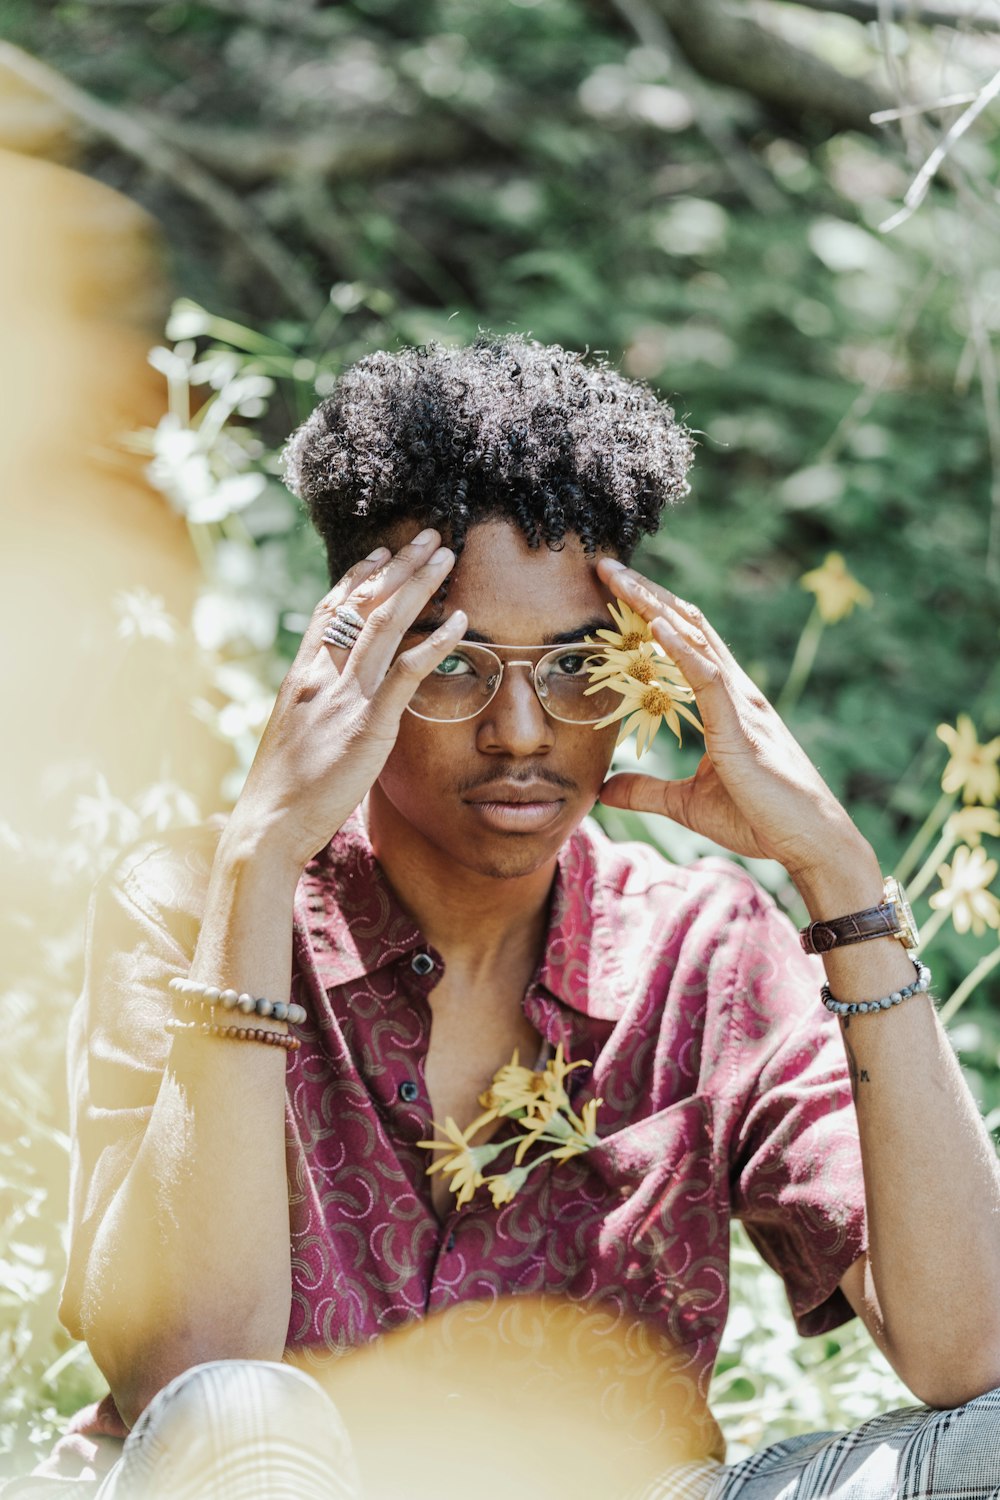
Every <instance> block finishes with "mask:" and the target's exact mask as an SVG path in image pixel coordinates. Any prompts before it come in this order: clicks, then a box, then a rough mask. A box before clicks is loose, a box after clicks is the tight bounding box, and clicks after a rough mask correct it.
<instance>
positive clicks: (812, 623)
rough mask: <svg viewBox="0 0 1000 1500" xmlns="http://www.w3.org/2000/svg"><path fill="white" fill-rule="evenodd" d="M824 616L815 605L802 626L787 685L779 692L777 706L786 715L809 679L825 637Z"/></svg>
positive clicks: (779, 711) (786, 681)
mask: <svg viewBox="0 0 1000 1500" xmlns="http://www.w3.org/2000/svg"><path fill="white" fill-rule="evenodd" d="M823 629H824V623H823V617H822V615H821V614H820V612H819V606H818V605H813V611H812V614H811V615H810V616H809V618H808V620H807V621H806V623H805V624H804V625H803V627H802V634H801V635H800V636H799V643H798V645H797V646H796V648H795V655H794V656H793V657H792V665H791V666H790V667H789V669H788V677H787V678H786V680H785V685H784V687H783V688H782V689H781V692H780V693H779V694H778V699H777V702H776V703H775V708H776V709H777V710H778V713H779V714H781V715H782V716H784V715H785V714H787V712H788V710H789V709H790V708H792V707H794V705H795V704H796V703H797V702H798V701H799V698H800V697H801V695H802V689H803V688H804V687H805V685H806V683H807V682H808V681H809V673H810V672H811V671H812V669H813V662H814V661H815V660H816V652H817V650H818V648H819V643H820V641H821V639H822V637H823Z"/></svg>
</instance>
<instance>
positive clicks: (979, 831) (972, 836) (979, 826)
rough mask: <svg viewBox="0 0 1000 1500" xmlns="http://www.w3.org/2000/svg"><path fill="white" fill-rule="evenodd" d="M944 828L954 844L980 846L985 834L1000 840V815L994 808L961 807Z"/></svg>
mask: <svg viewBox="0 0 1000 1500" xmlns="http://www.w3.org/2000/svg"><path fill="white" fill-rule="evenodd" d="M944 827H945V832H946V833H947V835H948V837H949V839H950V840H951V842H952V843H953V844H958V843H964V844H978V843H979V842H980V841H981V839H982V837H983V834H984V833H985V834H989V836H990V838H994V839H1000V813H997V812H994V811H993V808H992V807H960V808H959V810H958V812H954V813H952V815H951V817H950V818H949V819H948V821H947V823H946V824H945V825H944Z"/></svg>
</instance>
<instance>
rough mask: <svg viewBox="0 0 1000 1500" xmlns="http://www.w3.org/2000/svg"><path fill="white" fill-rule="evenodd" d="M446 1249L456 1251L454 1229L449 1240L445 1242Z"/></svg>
mask: <svg viewBox="0 0 1000 1500" xmlns="http://www.w3.org/2000/svg"><path fill="white" fill-rule="evenodd" d="M444 1248H445V1249H446V1250H454V1248H455V1231H454V1229H453V1230H452V1231H451V1234H449V1236H448V1238H447V1239H446V1240H445V1242H444Z"/></svg>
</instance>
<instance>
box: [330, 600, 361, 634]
mask: <svg viewBox="0 0 1000 1500" xmlns="http://www.w3.org/2000/svg"><path fill="white" fill-rule="evenodd" d="M333 618H334V619H335V620H336V622H337V624H338V625H346V626H348V627H350V626H352V625H353V626H354V629H355V630H363V629H364V624H365V617H364V615H359V614H358V612H357V610H356V609H355V608H354V606H353V605H352V604H338V605H337V608H336V609H335V610H334V612H333Z"/></svg>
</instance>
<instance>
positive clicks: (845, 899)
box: [788, 830, 883, 922]
mask: <svg viewBox="0 0 1000 1500" xmlns="http://www.w3.org/2000/svg"><path fill="white" fill-rule="evenodd" d="M788 873H789V875H790V877H791V879H792V881H793V883H794V885H795V888H796V890H797V891H798V893H799V895H800V896H801V897H802V900H803V903H804V905H805V908H806V911H807V912H808V913H809V920H810V921H811V922H823V921H829V920H832V919H833V918H835V917H841V916H846V915H847V913H848V912H854V911H864V910H865V909H866V908H868V907H870V906H878V904H879V903H880V902H881V901H882V899H883V880H882V871H881V868H880V867H879V862H878V858H877V856H876V854H875V850H874V849H873V848H872V846H871V844H869V842H868V840H867V839H865V838H862V836H861V834H860V833H858V832H857V830H855V831H854V834H853V836H852V837H849V838H846V839H844V840H843V841H841V842H838V843H832V844H829V845H827V846H826V848H825V850H824V854H823V858H822V860H821V861H819V862H817V863H816V864H813V865H810V866H809V867H808V868H807V869H801V870H789V872H788Z"/></svg>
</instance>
